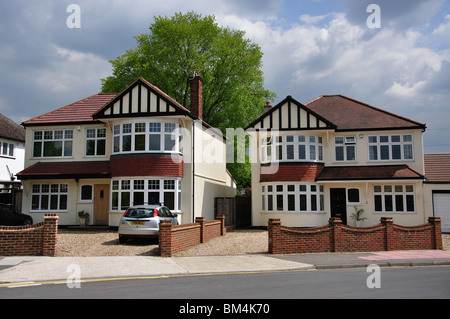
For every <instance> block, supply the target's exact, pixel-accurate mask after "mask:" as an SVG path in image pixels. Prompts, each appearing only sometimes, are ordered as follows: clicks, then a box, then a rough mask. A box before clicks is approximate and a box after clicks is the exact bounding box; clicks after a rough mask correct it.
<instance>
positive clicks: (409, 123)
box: [305, 95, 425, 131]
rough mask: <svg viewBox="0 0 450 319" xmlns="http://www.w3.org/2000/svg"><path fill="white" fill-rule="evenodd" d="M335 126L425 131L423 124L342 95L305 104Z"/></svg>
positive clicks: (356, 128)
mask: <svg viewBox="0 0 450 319" xmlns="http://www.w3.org/2000/svg"><path fill="white" fill-rule="evenodd" d="M305 106H307V107H308V108H309V109H311V110H313V111H314V112H316V113H318V114H320V115H321V116H323V117H324V118H326V119H327V120H329V121H330V122H332V123H334V124H335V125H337V129H336V130H338V131H339V130H343V131H345V130H374V129H392V128H394V129H400V128H417V129H425V124H422V123H419V122H416V121H413V120H410V119H408V118H405V117H402V116H399V115H396V114H393V113H390V112H387V111H385V110H382V109H379V108H376V107H374V106H371V105H368V104H366V103H363V102H359V101H357V100H354V99H351V98H349V97H346V96H343V95H323V96H320V97H318V98H317V99H314V100H312V101H310V102H308V103H306V104H305Z"/></svg>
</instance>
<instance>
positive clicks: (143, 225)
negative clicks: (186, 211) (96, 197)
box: [119, 205, 178, 243]
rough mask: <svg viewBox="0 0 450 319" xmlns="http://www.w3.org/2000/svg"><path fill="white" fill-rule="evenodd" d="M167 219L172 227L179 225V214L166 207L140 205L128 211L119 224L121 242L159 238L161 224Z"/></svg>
mask: <svg viewBox="0 0 450 319" xmlns="http://www.w3.org/2000/svg"><path fill="white" fill-rule="evenodd" d="M163 219H167V220H170V221H171V222H172V225H178V220H177V214H172V212H171V211H170V210H169V209H168V208H167V207H165V206H160V205H140V206H134V207H130V208H128V209H127V211H126V212H125V213H124V214H123V216H122V218H121V219H120V223H119V242H120V243H125V242H126V241H127V240H128V238H145V237H157V236H158V233H159V223H160V221H161V220H163Z"/></svg>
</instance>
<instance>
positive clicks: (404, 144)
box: [369, 134, 413, 161]
mask: <svg viewBox="0 0 450 319" xmlns="http://www.w3.org/2000/svg"><path fill="white" fill-rule="evenodd" d="M412 159H413V138H412V135H410V134H407V135H380V136H369V160H370V161H397V160H412Z"/></svg>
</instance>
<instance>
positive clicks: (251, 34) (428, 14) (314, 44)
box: [0, 0, 450, 153]
mask: <svg viewBox="0 0 450 319" xmlns="http://www.w3.org/2000/svg"><path fill="white" fill-rule="evenodd" d="M71 4H75V5H77V7H78V8H79V15H76V14H77V13H78V11H76V10H73V9H72V7H71V6H70V5H71ZM371 4H376V5H377V7H376V8H375V10H374V9H372V7H371V6H369V5H371ZM369 8H370V10H368V9H369ZM68 9H69V10H68ZM187 11H195V12H197V13H200V14H203V15H214V16H215V17H216V21H217V23H218V24H219V25H221V26H224V27H230V28H232V29H239V30H243V31H245V37H246V38H248V39H250V40H251V41H252V42H254V43H257V44H258V45H259V46H260V47H261V50H262V52H263V54H264V56H263V71H264V78H265V88H266V89H268V90H270V91H272V92H275V93H276V95H277V97H276V100H275V101H274V102H273V105H275V104H276V103H278V102H280V101H281V100H283V99H284V98H285V97H286V96H287V95H291V96H292V97H293V98H295V99H296V100H297V101H299V102H301V103H307V102H308V101H310V100H312V99H315V98H317V97H319V96H321V95H326V94H342V95H345V96H348V97H351V98H353V99H356V100H359V101H362V102H365V103H368V104H370V105H373V106H376V107H379V108H382V109H385V110H387V111H389V112H393V113H396V114H399V115H402V116H404V117H408V118H411V119H414V120H416V121H419V122H422V123H425V124H426V125H427V130H426V132H425V133H424V151H425V153H450V0H267V1H264V0H191V1H186V0H164V1H156V0H135V1H125V0H38V1H37V0H0V113H2V114H4V115H5V116H8V117H9V118H11V119H13V120H14V121H16V122H18V123H21V122H23V121H25V120H27V119H30V118H32V117H35V116H38V115H41V114H44V113H47V112H49V111H52V110H54V109H56V108H59V107H61V106H64V105H67V104H70V103H72V102H75V101H78V100H81V99H83V98H85V97H88V96H90V95H92V94H95V93H98V92H100V90H101V81H100V79H102V78H106V77H107V76H109V75H111V74H112V66H111V64H110V63H109V61H110V60H113V59H115V58H116V57H117V56H119V55H122V54H124V53H125V52H126V50H127V49H130V48H133V47H134V46H135V45H136V40H135V39H134V36H136V35H140V34H142V33H147V32H148V28H149V26H150V25H151V24H152V22H153V21H154V17H155V16H172V15H174V13H176V12H187ZM78 17H79V19H78ZM77 23H78V24H77Z"/></svg>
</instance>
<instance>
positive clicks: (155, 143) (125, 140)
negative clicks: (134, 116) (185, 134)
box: [113, 121, 181, 153]
mask: <svg viewBox="0 0 450 319" xmlns="http://www.w3.org/2000/svg"><path fill="white" fill-rule="evenodd" d="M178 128H179V126H178V123H172V122H157V121H142V122H135V123H123V124H118V125H114V130H113V135H114V136H113V153H128V152H170V153H172V152H179V150H180V138H181V137H180V134H179V133H178V130H177V129H178Z"/></svg>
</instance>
